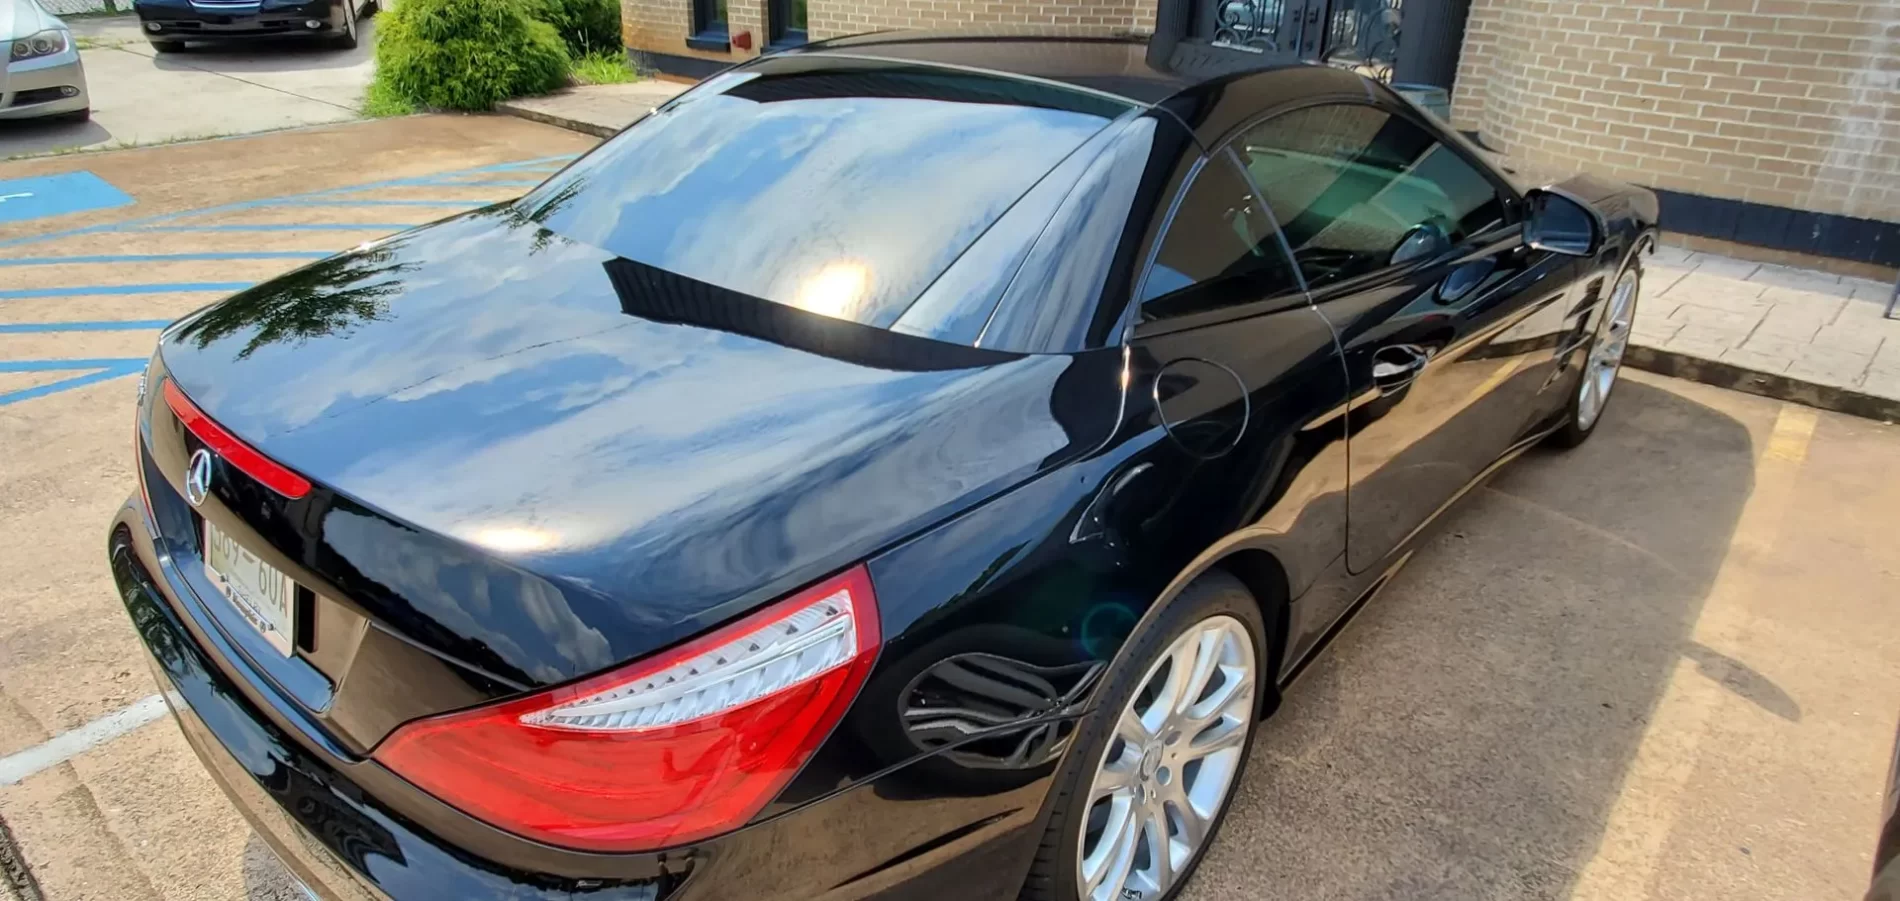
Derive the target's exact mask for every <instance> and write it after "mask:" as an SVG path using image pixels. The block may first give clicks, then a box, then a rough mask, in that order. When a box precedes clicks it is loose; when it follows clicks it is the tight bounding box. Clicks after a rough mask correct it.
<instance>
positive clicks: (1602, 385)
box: [1550, 258, 1643, 448]
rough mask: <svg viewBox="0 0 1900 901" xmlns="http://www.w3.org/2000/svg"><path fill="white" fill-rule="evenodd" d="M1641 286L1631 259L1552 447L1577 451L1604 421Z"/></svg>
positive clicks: (1637, 266) (1638, 271) (1613, 290)
mask: <svg viewBox="0 0 1900 901" xmlns="http://www.w3.org/2000/svg"><path fill="white" fill-rule="evenodd" d="M1642 284H1643V267H1642V265H1641V264H1640V263H1639V262H1637V261H1636V260H1635V259H1634V258H1632V259H1631V260H1630V264H1629V267H1628V268H1627V269H1624V270H1623V274H1622V275H1621V276H1619V277H1618V278H1617V280H1616V285H1615V286H1614V287H1612V288H1611V289H1610V296H1609V299H1607V300H1606V301H1604V302H1605V303H1606V304H1608V306H1607V307H1606V309H1605V312H1604V315H1603V318H1602V319H1601V320H1599V321H1598V322H1597V332H1596V336H1595V337H1594V338H1592V339H1591V340H1590V349H1589V350H1588V351H1586V353H1585V356H1584V360H1583V375H1582V376H1581V377H1580V378H1579V379H1578V380H1577V390H1576V391H1575V392H1574V393H1572V394H1571V396H1570V405H1569V406H1568V407H1567V408H1565V410H1564V424H1563V427H1562V428H1560V429H1558V430H1557V431H1555V432H1552V433H1551V436H1550V443H1551V444H1553V445H1556V446H1557V447H1560V448H1572V447H1576V446H1577V445H1579V444H1582V443H1583V442H1584V440H1585V439H1587V438H1589V437H1590V435H1591V433H1592V432H1595V431H1596V427H1597V423H1599V422H1602V421H1603V408H1604V407H1605V406H1607V405H1608V404H1609V402H1610V391H1611V389H1613V388H1615V387H1616V381H1617V376H1618V375H1620V374H1621V373H1622V370H1623V354H1624V352H1625V351H1627V350H1629V344H1630V327H1631V326H1632V325H1634V324H1635V322H1636V301H1637V297H1638V295H1639V294H1640V293H1641V288H1642Z"/></svg>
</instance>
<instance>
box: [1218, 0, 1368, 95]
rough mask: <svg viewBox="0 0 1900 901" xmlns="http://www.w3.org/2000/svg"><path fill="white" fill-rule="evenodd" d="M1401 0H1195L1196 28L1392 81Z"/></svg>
mask: <svg viewBox="0 0 1900 901" xmlns="http://www.w3.org/2000/svg"><path fill="white" fill-rule="evenodd" d="M1404 2H1405V0H1199V2H1198V3H1197V4H1196V8H1195V23H1194V25H1195V27H1194V32H1195V33H1196V34H1197V35H1199V36H1201V37H1204V38H1207V39H1209V40H1212V41H1214V42H1215V43H1218V44H1228V45H1234V46H1240V47H1249V48H1253V49H1257V50H1261V51H1267V52H1276V53H1294V54H1298V55H1299V56H1301V57H1303V58H1306V59H1313V60H1319V61H1321V62H1324V63H1327V64H1328V65H1334V66H1339V67H1341V68H1346V69H1353V70H1355V71H1359V72H1363V73H1365V74H1367V75H1370V76H1373V77H1375V78H1378V79H1380V80H1381V81H1388V82H1389V81H1391V80H1392V66H1393V64H1394V63H1395V62H1397V60H1398V56H1399V22H1400V19H1401V12H1402V7H1403V5H1404Z"/></svg>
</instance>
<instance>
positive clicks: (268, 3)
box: [132, 0, 387, 53]
mask: <svg viewBox="0 0 1900 901" xmlns="http://www.w3.org/2000/svg"><path fill="white" fill-rule="evenodd" d="M385 2H387V0H385ZM378 5H379V4H378V3H377V2H376V0H132V8H133V10H135V11H136V12H137V13H138V14H139V27H140V28H143V29H144V30H145V39H146V40H148V41H150V42H151V44H152V49H153V50H157V51H158V52H160V53H177V52H179V51H181V50H183V49H185V42H186V41H216V42H221V43H222V42H231V41H256V40H275V39H278V38H306V39H307V38H323V39H325V40H327V41H329V42H330V43H331V44H332V45H333V46H336V47H340V48H343V49H349V48H352V47H355V46H356V42H357V28H358V24H357V22H358V20H359V19H361V18H363V17H364V16H368V15H371V14H372V13H374V12H375V11H376V8H377V6H378Z"/></svg>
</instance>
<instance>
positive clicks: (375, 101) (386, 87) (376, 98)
mask: <svg viewBox="0 0 1900 901" xmlns="http://www.w3.org/2000/svg"><path fill="white" fill-rule="evenodd" d="M415 111H416V105H415V104H413V103H411V102H409V100H408V99H407V98H405V97H403V96H402V95H400V94H397V93H396V89H395V86H393V85H391V84H390V83H389V82H388V81H386V80H384V79H381V78H378V79H375V80H372V81H371V82H370V83H369V90H367V91H365V92H364V93H363V115H365V116H368V117H370V118H372V119H386V118H388V117H390V116H407V115H409V114H410V113H413V112H415Z"/></svg>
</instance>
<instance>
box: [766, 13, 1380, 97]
mask: <svg viewBox="0 0 1900 901" xmlns="http://www.w3.org/2000/svg"><path fill="white" fill-rule="evenodd" d="M794 52H796V53H799V54H812V55H819V56H838V57H858V58H873V59H884V60H892V61H900V62H915V63H927V64H932V65H942V66H957V67H963V68H970V69H981V70H985V71H989V72H997V73H1003V74H1008V75H1016V76H1022V77H1027V78H1037V79H1044V80H1047V81H1055V82H1060V83H1063V84H1068V85H1073V86H1076V87H1080V88H1087V89H1089V90H1093V91H1100V92H1102V93H1106V94H1113V95H1115V96H1117V97H1121V98H1123V99H1126V100H1130V101H1133V102H1135V103H1140V104H1144V105H1151V104H1156V103H1160V102H1161V101H1163V100H1166V99H1168V98H1170V97H1174V96H1177V95H1182V94H1193V93H1197V92H1198V91H1202V90H1206V89H1209V88H1210V87H1211V86H1212V85H1213V84H1216V83H1218V82H1220V81H1223V80H1225V79H1226V78H1228V77H1229V76H1233V75H1236V74H1240V73H1244V72H1254V71H1260V70H1264V69H1273V68H1281V67H1287V66H1298V65H1301V63H1300V61H1299V59H1298V58H1297V57H1295V56H1292V55H1290V54H1280V53H1268V52H1253V51H1251V50H1243V49H1240V48H1235V47H1222V46H1216V45H1214V44H1210V43H1207V42H1204V41H1182V40H1176V39H1171V38H1159V37H1156V36H1153V35H1146V34H1136V33H1131V32H1127V31H1114V30H1107V29H1103V30H1099V31H1088V30H1078V29H1068V28H1065V29H1061V30H1051V31H1035V30H1025V29H1012V30H1007V31H999V30H996V29H971V30H950V31H881V32H872V33H869V34H858V35H851V36H848V37H841V38H833V39H831V40H826V41H820V42H817V43H813V44H809V45H806V46H805V47H803V48H801V49H799V50H797V51H794ZM1339 75H1340V77H1341V78H1342V79H1355V78H1357V76H1354V75H1351V74H1350V73H1347V72H1344V71H1340V72H1339Z"/></svg>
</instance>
